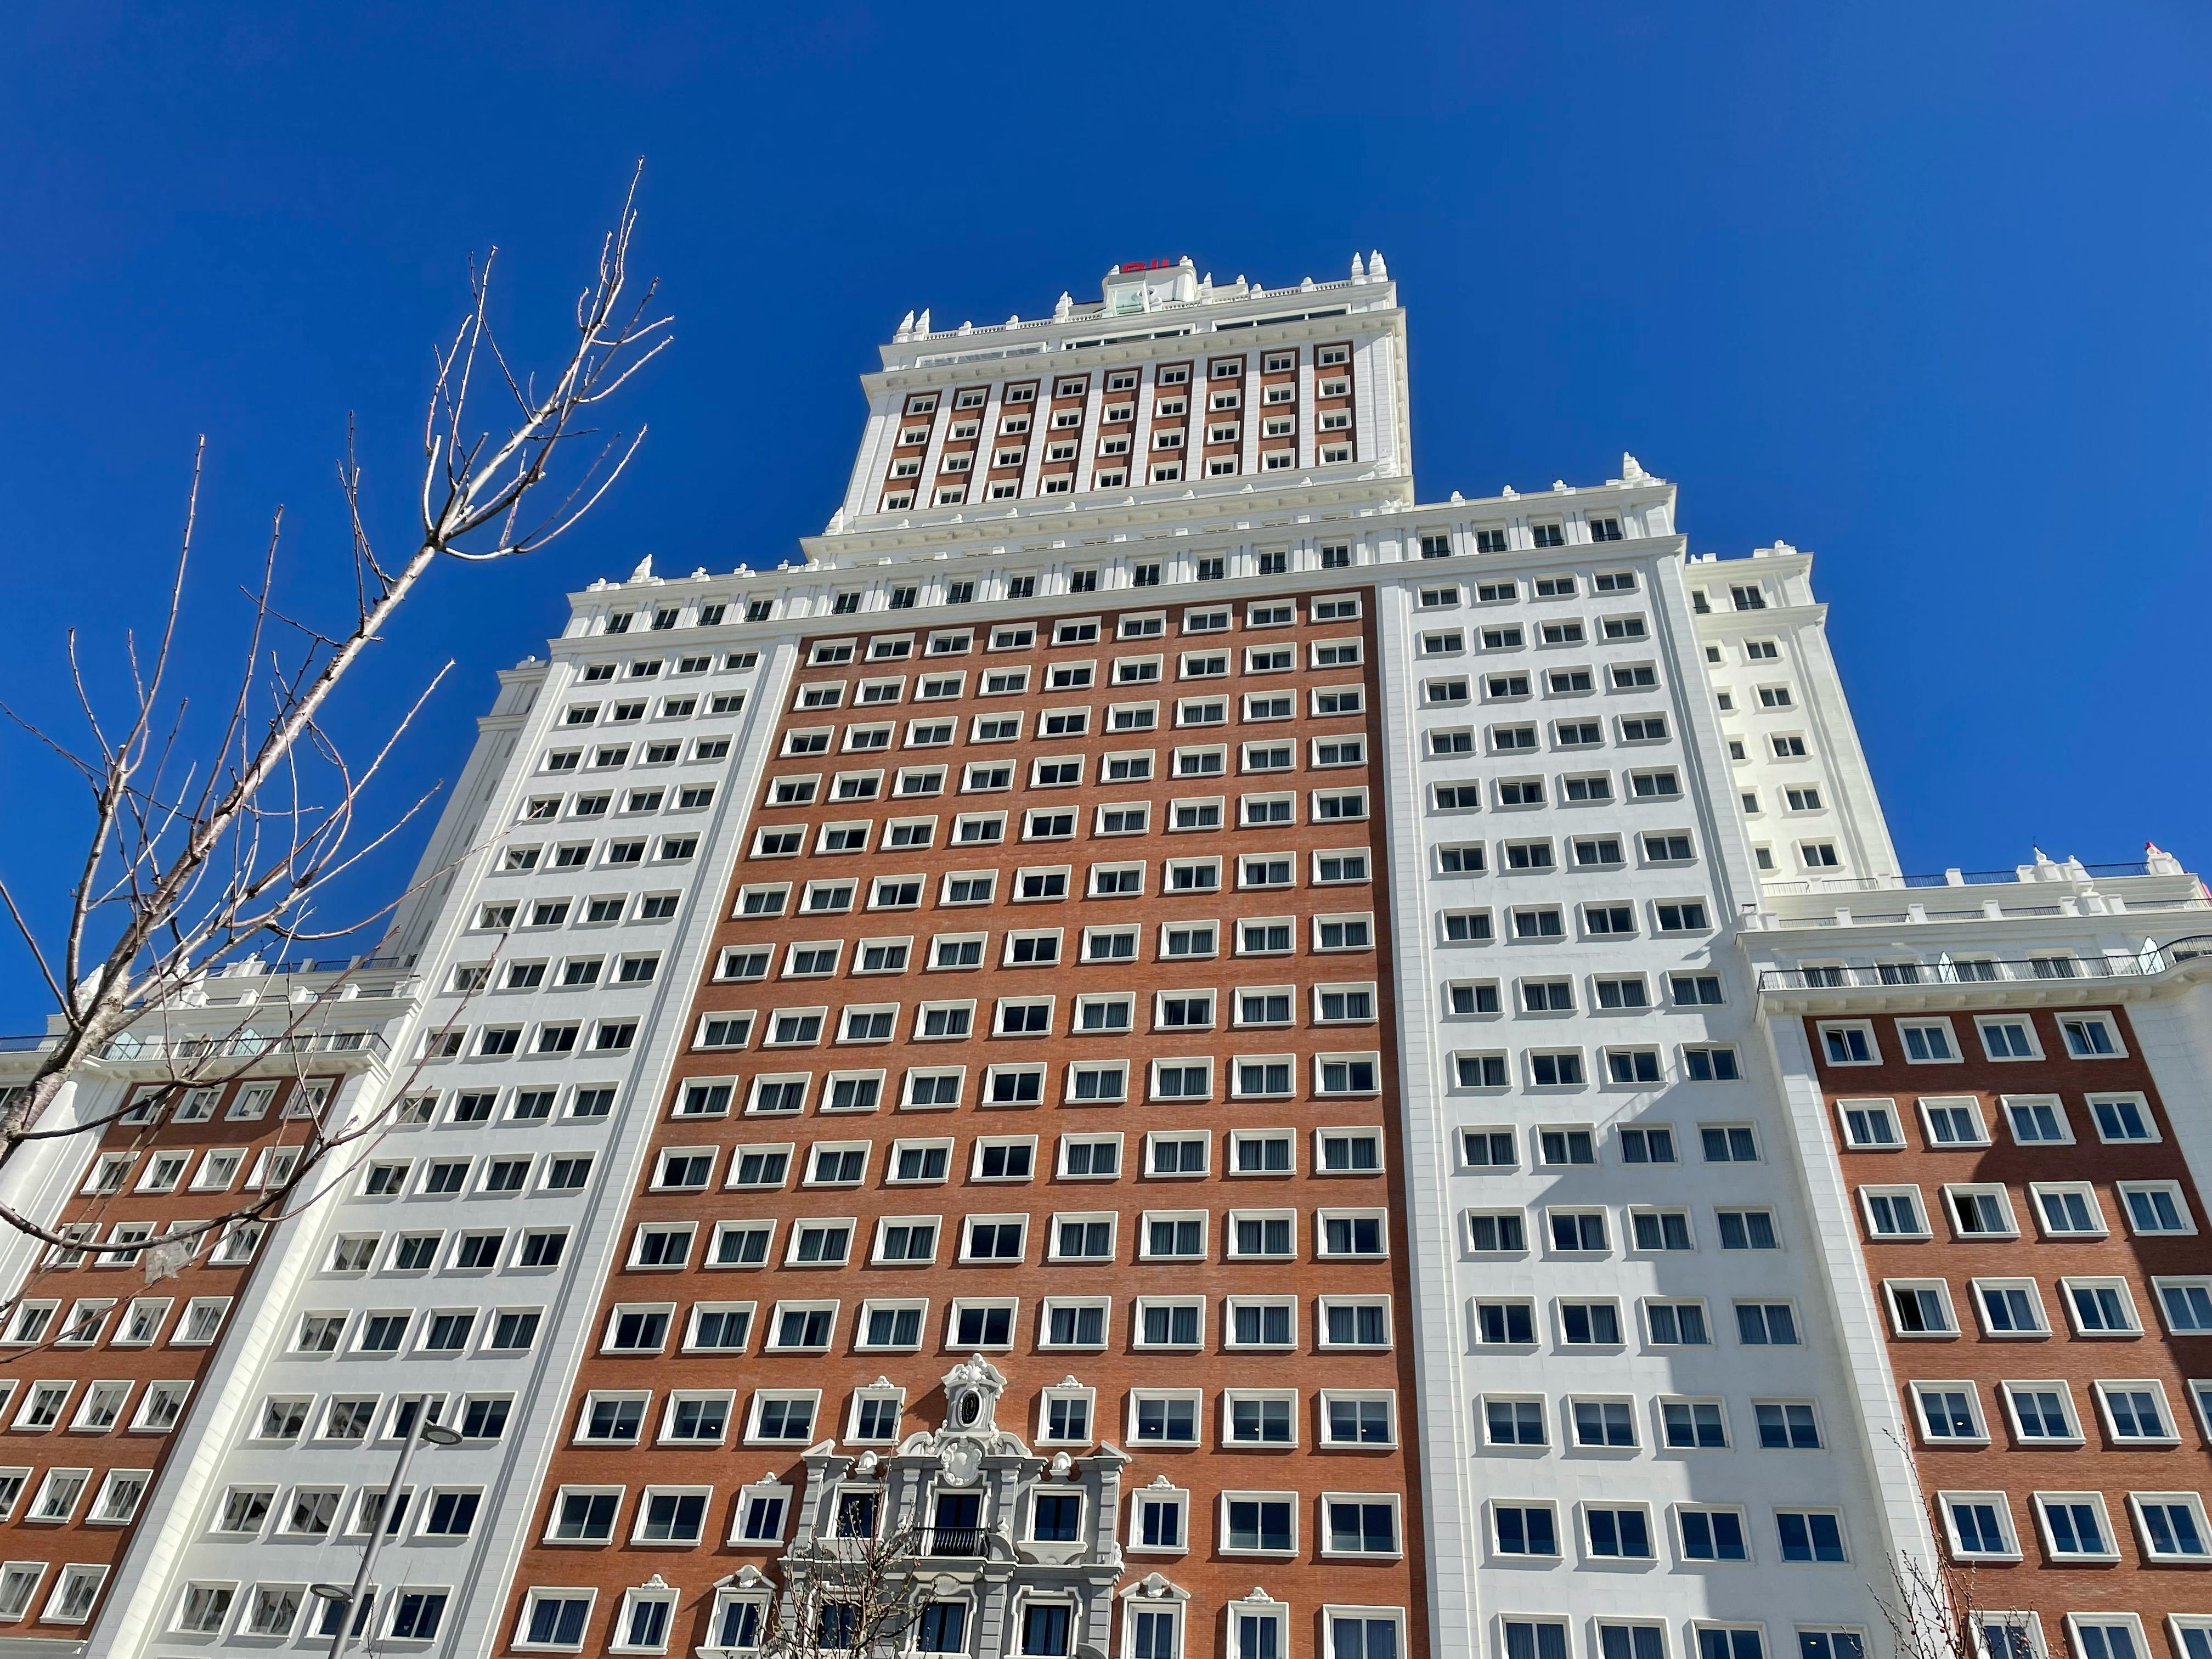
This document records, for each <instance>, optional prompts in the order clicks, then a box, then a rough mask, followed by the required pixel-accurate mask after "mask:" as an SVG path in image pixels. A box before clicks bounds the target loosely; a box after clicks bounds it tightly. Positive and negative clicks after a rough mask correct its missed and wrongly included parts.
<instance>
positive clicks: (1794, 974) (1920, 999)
mask: <svg viewBox="0 0 2212 1659" xmlns="http://www.w3.org/2000/svg"><path fill="white" fill-rule="evenodd" d="M2191 964H2195V966H2193V967H2192V965H2191ZM2177 975H2185V976H2187V977H2188V978H2190V979H2191V980H2196V979H2200V978H2203V979H2212V933H2192V934H2189V935H2187V936H2185V937H2184V938H2181V939H2173V940H2171V941H2169V942H2168V943H2166V944H2164V945H2146V946H2145V947H2144V949H2143V950H2142V951H2140V952H2138V953H2136V954H2135V955H2132V956H2126V955H2105V956H2087V955H2077V954H2075V953H2072V952H2069V951H2046V952H2045V953H2044V954H2043V955H2040V956H2033V957H2020V958H1998V959H1992V958H1988V957H1970V958H1966V959H1964V960H1960V961H1953V960H1951V959H1950V958H1949V957H1939V958H1937V959H1936V961H1933V962H1878V963H1852V964H1850V965H1840V964H1838V965H1820V966H1809V967H1802V968H1767V969H1761V970H1760V972H1759V995H1760V997H1761V998H1762V999H1765V1000H1771V1001H1775V1002H1777V1003H1778V1004H1780V1005H1783V1006H1789V1007H1801V1006H1802V1007H1808V1008H1809V1007H1813V1006H1816V1005H1817V1006H1826V1005H1829V1004H1836V1005H1844V1004H1848V1005H1850V1006H1854V1007H1865V1006H1884V1005H1888V1004H1899V1005H1903V1006H1916V1007H1957V1006H1965V1005H1966V1004H1968V1003H1977V1002H1990V1003H1998V1004H2011V1005H2015V1006H2017V1005H2020V1004H2023V1003H2038V1002H2042V1003H2068V1004H2075V1003H2081V1002H2085V1001H2102V1000H2112V999H2114V998H2116V997H2128V996H2133V995H2136V994H2141V993H2142V991H2143V990H2146V989H2148V988H2149V987H2153V986H2154V985H2159V984H2163V983H2166V982H2169V981H2172V980H2173V979H2174V978H2175V977H2176V976H2177Z"/></svg>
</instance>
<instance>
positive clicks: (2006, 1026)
mask: <svg viewBox="0 0 2212 1659" xmlns="http://www.w3.org/2000/svg"><path fill="white" fill-rule="evenodd" d="M1974 1028H1975V1030H1978V1031H1979V1032H1980V1033H1981V1038H1982V1050H1983V1052H1984V1054H1987V1055H1988V1056H1989V1057H1990V1059H1991V1060H2040V1059H2042V1058H2043V1050H2042V1048H2041V1046H2040V1045H2039V1044H2038V1042H2036V1040H2035V1031H2034V1026H2033V1022H2031V1021H2030V1020H2029V1019H2028V1018H2027V1017H2026V1016H2025V1015H2011V1014H2003V1015H1996V1014H1984V1015H1983V1016H1982V1017H1981V1018H1978V1019H1977V1020H1975V1022H1974Z"/></svg>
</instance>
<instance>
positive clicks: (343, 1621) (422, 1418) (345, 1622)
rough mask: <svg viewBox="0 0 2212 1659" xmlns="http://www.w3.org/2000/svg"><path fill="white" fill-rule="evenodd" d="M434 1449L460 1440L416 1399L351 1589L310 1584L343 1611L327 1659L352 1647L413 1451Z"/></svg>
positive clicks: (423, 1399) (425, 1401)
mask: <svg viewBox="0 0 2212 1659" xmlns="http://www.w3.org/2000/svg"><path fill="white" fill-rule="evenodd" d="M426 1440H427V1441H428V1442H429V1443H430V1444H432V1445H434V1446H458V1445H459V1444H460V1443H461V1437H460V1436H459V1435H458V1434H456V1433H455V1432H454V1431H453V1430H451V1429H449V1428H447V1427H446V1425H444V1424H442V1423H433V1422H431V1421H430V1396H429V1395H427V1394H426V1395H417V1396H416V1401H415V1417H414V1420H413V1421H412V1422H410V1423H409V1424H408V1425H407V1437H406V1439H404V1441H402V1442H401V1443H400V1445H399V1461H398V1462H397V1463H395V1464H394V1465H393V1466H392V1479H391V1480H390V1482H389V1483H387V1484H386V1486H385V1488H384V1507H383V1508H382V1509H380V1510H378V1511H377V1515H376V1521H375V1523H374V1525H372V1526H371V1527H370V1528H369V1532H368V1545H367V1546H366V1547H364V1548H363V1549H362V1553H361V1571H358V1572H356V1573H355V1574H354V1576H353V1588H352V1589H340V1588H339V1587H338V1586H337V1585H336V1584H311V1585H309V1586H308V1587H307V1588H308V1589H309V1591H310V1593H311V1594H313V1595H319V1596H320V1597H322V1599H323V1600H324V1601H336V1602H338V1603H340V1604H341V1605H342V1607H343V1609H344V1610H343V1612H342V1613H339V1615H338V1628H337V1634H336V1635H335V1636H333V1637H331V1659H345V1650H347V1649H348V1648H349V1647H351V1646H352V1645H353V1638H354V1625H355V1622H356V1620H357V1619H358V1618H359V1616H360V1608H361V1598H362V1595H365V1594H366V1593H367V1591H368V1576H369V1574H370V1573H371V1572H373V1571H375V1568H376V1553H377V1551H378V1549H379V1548H380V1547H381V1546H382V1545H383V1542H384V1534H385V1531H386V1528H389V1527H390V1526H391V1524H392V1505H393V1504H396V1503H398V1501H399V1487H400V1483H401V1482H402V1481H404V1480H406V1479H407V1466H408V1465H409V1464H410V1463H411V1462H414V1461H415V1448H416V1446H418V1445H420V1444H422V1443H423V1442H424V1441H426Z"/></svg>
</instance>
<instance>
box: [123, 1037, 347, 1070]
mask: <svg viewBox="0 0 2212 1659" xmlns="http://www.w3.org/2000/svg"><path fill="white" fill-rule="evenodd" d="M390 1052H391V1045H390V1044H388V1043H387V1042H385V1040H384V1037H383V1035H382V1034H381V1033H380V1032H376V1031H294V1032H290V1033H289V1034H286V1035H283V1036H260V1035H258V1033H255V1032H252V1031H241V1032H239V1033H237V1034H236V1035H234V1036H206V1037H142V1036H137V1035H135V1034H134V1033H132V1032H129V1031H125V1032H124V1033H123V1034H122V1035H121V1036H117V1037H112V1038H110V1039H109V1040H108V1042H106V1045H105V1046H104V1047H103V1048H101V1049H100V1059H102V1060H112V1061H115V1062H117V1063H118V1064H126V1063H127V1064H135V1065H145V1064H148V1063H149V1062H159V1061H165V1060H258V1059H261V1058H264V1057H266V1056H273V1055H282V1054H375V1055H380V1056H381V1055H384V1054H389V1053H390Z"/></svg>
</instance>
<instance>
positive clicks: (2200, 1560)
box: [2128, 1492, 2212, 1565]
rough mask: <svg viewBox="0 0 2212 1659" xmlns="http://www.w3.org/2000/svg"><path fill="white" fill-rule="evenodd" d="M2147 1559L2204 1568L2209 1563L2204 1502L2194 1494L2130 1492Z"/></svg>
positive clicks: (2129, 1497)
mask: <svg viewBox="0 0 2212 1659" xmlns="http://www.w3.org/2000/svg"><path fill="white" fill-rule="evenodd" d="M2128 1504H2129V1505H2130V1507H2131V1508H2132V1509H2133V1510H2135V1512H2136V1526H2137V1528H2138V1529H2139V1531H2140V1533H2141V1535H2142V1544H2143V1554H2144V1556H2145V1557H2146V1559H2149V1560H2152V1561H2160V1562H2182V1563H2188V1564H2191V1565H2204V1564H2205V1563H2206V1562H2207V1561H2208V1560H2212V1548H2208V1547H2207V1544H2206V1541H2205V1540H2206V1536H2207V1534H2206V1530H2205V1522H2204V1504H2203V1499H2202V1498H2199V1497H2198V1496H2197V1494H2196V1493H2195V1492H2130V1493H2129V1494H2128Z"/></svg>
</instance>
